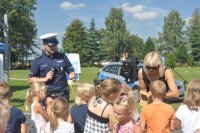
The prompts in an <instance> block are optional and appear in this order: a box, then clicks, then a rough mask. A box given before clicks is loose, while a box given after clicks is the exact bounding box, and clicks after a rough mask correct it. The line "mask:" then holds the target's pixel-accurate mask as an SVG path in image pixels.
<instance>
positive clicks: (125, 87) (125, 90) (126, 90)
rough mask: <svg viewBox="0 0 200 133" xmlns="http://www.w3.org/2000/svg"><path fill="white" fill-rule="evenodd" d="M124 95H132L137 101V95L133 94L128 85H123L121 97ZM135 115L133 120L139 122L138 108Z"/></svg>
mask: <svg viewBox="0 0 200 133" xmlns="http://www.w3.org/2000/svg"><path fill="white" fill-rule="evenodd" d="M123 95H131V96H132V97H133V100H134V101H135V95H134V94H133V92H132V91H131V88H130V87H129V85H128V84H123V85H122V90H121V94H120V96H123ZM133 113H134V115H133V117H134V118H133V119H134V120H135V121H139V120H140V114H139V112H138V110H137V108H135V109H134V112H133Z"/></svg>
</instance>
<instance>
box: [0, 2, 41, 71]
mask: <svg viewBox="0 0 200 133" xmlns="http://www.w3.org/2000/svg"><path fill="white" fill-rule="evenodd" d="M35 4H36V1H35V0H9V1H4V0H3V1H1V2H0V17H2V16H3V14H5V13H7V15H8V24H9V43H10V44H11V45H12V49H14V50H12V51H15V52H13V53H11V54H12V55H13V56H11V57H14V58H11V61H12V62H13V61H16V60H18V61H20V62H21V63H22V67H23V66H24V64H23V63H24V59H27V58H28V57H30V56H31V55H33V54H35V53H36V52H35V48H38V46H37V44H36V43H35V41H34V39H35V37H36V32H37V30H36V24H35V21H34V13H33V11H34V10H35V9H36V8H35ZM0 29H1V28H0ZM0 36H3V30H2V29H1V30H0ZM1 39H3V38H1ZM0 41H2V40H0Z"/></svg>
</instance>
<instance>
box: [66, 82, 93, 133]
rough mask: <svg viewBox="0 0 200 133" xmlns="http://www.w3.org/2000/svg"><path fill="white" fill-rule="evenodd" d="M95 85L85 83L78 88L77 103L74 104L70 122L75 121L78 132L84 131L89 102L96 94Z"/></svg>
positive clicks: (69, 118)
mask: <svg viewBox="0 0 200 133" xmlns="http://www.w3.org/2000/svg"><path fill="white" fill-rule="evenodd" d="M94 91H95V89H94V85H92V84H88V83H83V84H80V85H79V86H78V87H77V89H76V97H75V105H74V106H72V108H71V111H70V114H69V117H68V122H73V123H74V128H75V132H76V133H83V131H84V126H85V121H86V116H87V111H88V106H87V104H88V102H89V100H90V99H91V97H92V96H94Z"/></svg>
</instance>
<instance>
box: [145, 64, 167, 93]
mask: <svg viewBox="0 0 200 133" xmlns="http://www.w3.org/2000/svg"><path fill="white" fill-rule="evenodd" d="M167 69H169V68H168V67H165V70H167ZM142 77H143V80H144V82H145V85H146V91H147V92H149V90H150V81H149V80H148V78H147V76H146V73H145V72H144V69H143V68H142ZM159 80H161V81H163V82H164V83H165V85H166V92H168V91H169V86H168V83H167V81H166V80H165V72H164V75H163V76H162V77H160V78H159Z"/></svg>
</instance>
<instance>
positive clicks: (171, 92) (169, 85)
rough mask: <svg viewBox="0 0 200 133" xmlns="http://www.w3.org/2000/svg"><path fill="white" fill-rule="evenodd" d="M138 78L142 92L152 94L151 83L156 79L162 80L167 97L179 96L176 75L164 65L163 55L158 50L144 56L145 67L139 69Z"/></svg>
mask: <svg viewBox="0 0 200 133" xmlns="http://www.w3.org/2000/svg"><path fill="white" fill-rule="evenodd" d="M138 80H139V84H140V90H141V91H140V93H141V94H147V95H148V96H150V95H151V93H149V92H150V89H149V88H150V83H151V82H152V81H155V80H162V81H164V83H165V85H166V90H167V93H166V96H165V98H178V97H179V91H178V88H177V86H176V83H175V80H174V75H173V73H172V71H171V69H170V68H168V67H165V66H164V64H163V63H162V58H161V55H160V53H159V52H157V51H152V52H149V53H147V54H146V56H145V57H144V63H143V68H141V69H140V70H139V71H138Z"/></svg>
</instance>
